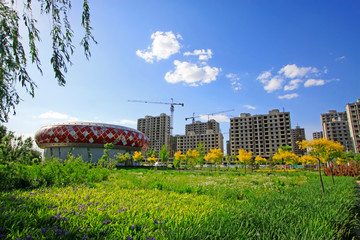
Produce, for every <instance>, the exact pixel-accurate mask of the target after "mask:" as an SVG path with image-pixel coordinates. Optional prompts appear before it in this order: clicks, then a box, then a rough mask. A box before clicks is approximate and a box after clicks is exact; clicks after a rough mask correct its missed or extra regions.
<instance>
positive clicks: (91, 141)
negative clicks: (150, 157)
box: [35, 122, 149, 162]
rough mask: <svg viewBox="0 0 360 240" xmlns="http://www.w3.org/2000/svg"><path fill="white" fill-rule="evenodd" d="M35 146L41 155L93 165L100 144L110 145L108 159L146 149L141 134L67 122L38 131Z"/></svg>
mask: <svg viewBox="0 0 360 240" xmlns="http://www.w3.org/2000/svg"><path fill="white" fill-rule="evenodd" d="M35 142H36V144H37V145H38V146H39V147H40V148H42V149H44V156H45V157H46V158H50V157H51V156H53V157H56V158H60V159H65V158H66V157H67V155H68V154H69V153H71V154H72V155H74V156H81V157H82V158H83V160H85V161H92V162H97V161H98V159H99V158H100V157H101V156H102V155H103V154H104V145H105V144H106V143H112V144H113V145H114V148H113V149H112V150H110V151H109V154H110V157H113V156H114V155H115V154H117V153H119V152H120V153H125V152H129V153H130V154H132V153H133V152H134V151H141V149H143V148H147V147H148V146H149V139H148V137H146V136H145V135H144V134H143V133H142V132H139V131H137V130H135V129H132V128H128V127H123V126H119V125H112V124H103V123H91V122H68V123H57V124H52V125H48V126H44V127H42V128H40V129H39V130H38V131H37V132H36V134H35Z"/></svg>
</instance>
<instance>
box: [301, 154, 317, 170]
mask: <svg viewBox="0 0 360 240" xmlns="http://www.w3.org/2000/svg"><path fill="white" fill-rule="evenodd" d="M300 162H301V164H302V165H304V166H305V165H307V164H309V165H316V164H317V159H316V158H314V157H313V156H311V155H302V156H301V158H300ZM309 170H310V168H309Z"/></svg>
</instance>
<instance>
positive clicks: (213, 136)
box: [176, 119, 224, 154]
mask: <svg viewBox="0 0 360 240" xmlns="http://www.w3.org/2000/svg"><path fill="white" fill-rule="evenodd" d="M176 141H177V144H176V148H177V149H176V150H177V151H181V152H182V153H184V154H185V153H186V152H187V151H188V150H189V149H196V148H197V146H198V144H199V143H200V142H203V143H204V144H205V152H206V153H208V152H209V151H210V149H211V148H220V149H221V151H224V146H223V145H224V143H223V141H224V137H223V135H222V134H221V133H220V127H219V123H218V122H216V121H215V120H213V119H211V120H210V121H209V122H205V123H204V122H200V121H197V122H195V123H192V124H187V125H186V126H185V135H176Z"/></svg>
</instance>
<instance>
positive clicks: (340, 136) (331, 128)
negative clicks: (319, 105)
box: [321, 110, 353, 151]
mask: <svg viewBox="0 0 360 240" xmlns="http://www.w3.org/2000/svg"><path fill="white" fill-rule="evenodd" d="M321 126H322V129H323V134H324V138H326V139H329V140H332V141H335V142H339V143H341V145H343V146H344V151H350V150H353V144H352V140H351V138H350V132H349V126H348V121H347V116H346V112H336V111H335V110H329V111H328V112H327V113H324V114H321Z"/></svg>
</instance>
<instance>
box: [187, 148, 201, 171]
mask: <svg viewBox="0 0 360 240" xmlns="http://www.w3.org/2000/svg"><path fill="white" fill-rule="evenodd" d="M199 156H200V154H199V152H198V151H197V150H196V149H189V150H188V151H187V152H186V160H187V164H189V165H190V166H191V167H194V166H195V165H196V162H197V159H198V157H199Z"/></svg>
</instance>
